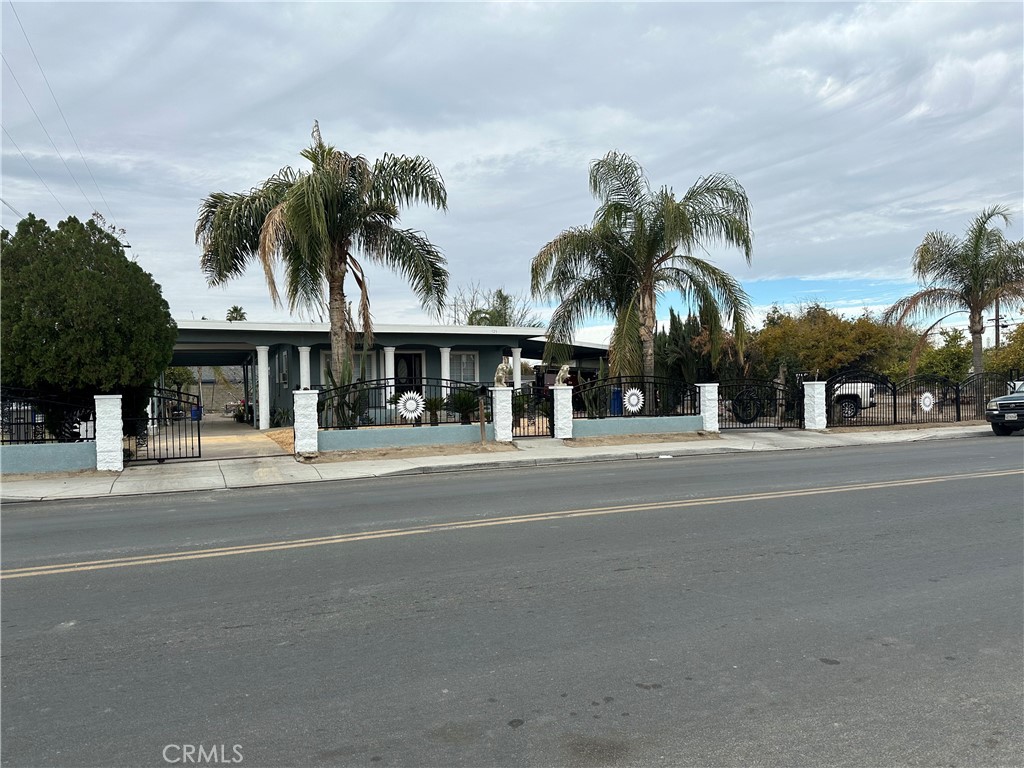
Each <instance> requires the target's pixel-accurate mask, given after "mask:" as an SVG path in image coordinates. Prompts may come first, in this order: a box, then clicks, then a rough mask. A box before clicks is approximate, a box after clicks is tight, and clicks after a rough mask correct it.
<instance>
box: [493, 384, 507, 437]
mask: <svg viewBox="0 0 1024 768" xmlns="http://www.w3.org/2000/svg"><path fill="white" fill-rule="evenodd" d="M491 407H492V408H493V409H494V412H493V413H492V414H491V418H492V419H493V421H494V441H495V442H496V443H511V442H512V388H511V387H491Z"/></svg>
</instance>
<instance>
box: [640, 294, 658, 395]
mask: <svg viewBox="0 0 1024 768" xmlns="http://www.w3.org/2000/svg"><path fill="white" fill-rule="evenodd" d="M656 302H657V299H656V298H655V296H654V292H653V291H650V292H647V291H645V292H644V293H643V295H641V297H640V344H641V345H642V348H643V354H644V378H645V379H648V380H649V379H652V378H654V334H655V331H656V330H657V325H658V318H657V315H656V313H655V306H656Z"/></svg>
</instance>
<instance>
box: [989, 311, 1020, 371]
mask: <svg viewBox="0 0 1024 768" xmlns="http://www.w3.org/2000/svg"><path fill="white" fill-rule="evenodd" d="M985 352H986V359H985V368H986V370H990V371H998V372H1000V373H1015V374H1017V375H1018V376H1019V375H1024V324H1022V325H1018V326H1017V327H1016V328H1014V329H1013V330H1012V331H1010V332H1009V333H1008V334H1007V335H1006V339H1005V341H1004V342H1003V345H1002V346H1001V347H999V348H993V349H987V350H985Z"/></svg>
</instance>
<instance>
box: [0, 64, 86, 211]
mask: <svg viewBox="0 0 1024 768" xmlns="http://www.w3.org/2000/svg"><path fill="white" fill-rule="evenodd" d="M0 58H3V62H4V64H6V65H7V71H8V72H10V73H11V77H13V78H14V83H15V85H17V86H18V90H20V91H21V95H22V96H24V97H25V101H26V102H28V108H29V109H31V110H32V114H33V115H35V116H36V121H37V122H38V123H39V127H40V128H42V129H43V133H45V134H46V138H47V139H49V140H50V146H51V147H53V151H54V152H56V153H57V157H59V158H60V161H61V162H62V163H64V168H65V169H66V170H67V172H68V174H69V175H70V176H71V180H72V181H74V182H75V186H76V187H78V191H79V192H81V193H82V197H84V198H85V202H87V203H88V204H89V209H90V212H92V211H95V210H97V208H96V206H95V205H93V202H92V200H90V199H89V196H88V195H87V194H85V190H84V189H82V185H81V184H79V183H78V179H77V178H76V177H75V174H74V173H73V172H72V170H71V166H69V165H68V161H67V160H65V159H64V155H62V154H61V153H60V150H59V149H57V144H56V142H54V140H53V137H52V136H50V132H49V131H48V130H46V126H45V125H43V121H42V119H41V118H40V117H39V113H38V112H36V108H35V107H34V106H32V100H31V99H30V98H29V97H28V94H27V93H25V89H24V88H22V87H21V83H20V82H19V81H18V77H17V75H15V74H14V70H13V69H11V65H10V63H9V62H8V61H7V57H6V56H4V55H3V54H0Z"/></svg>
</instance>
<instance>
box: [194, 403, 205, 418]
mask: <svg viewBox="0 0 1024 768" xmlns="http://www.w3.org/2000/svg"><path fill="white" fill-rule="evenodd" d="M202 420H203V406H201V405H194V406H192V421H202Z"/></svg>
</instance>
